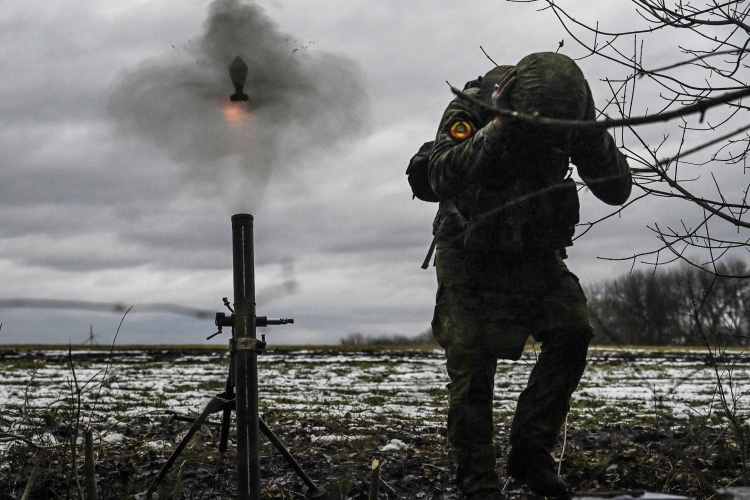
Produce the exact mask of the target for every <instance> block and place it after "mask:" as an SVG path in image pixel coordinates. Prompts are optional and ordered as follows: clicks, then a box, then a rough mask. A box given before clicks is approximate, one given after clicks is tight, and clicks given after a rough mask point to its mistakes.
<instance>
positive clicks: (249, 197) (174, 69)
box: [110, 0, 369, 210]
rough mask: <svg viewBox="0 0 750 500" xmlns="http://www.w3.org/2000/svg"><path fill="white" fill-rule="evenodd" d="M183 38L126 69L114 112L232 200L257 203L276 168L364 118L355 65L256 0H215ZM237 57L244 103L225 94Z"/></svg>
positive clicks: (359, 127)
mask: <svg viewBox="0 0 750 500" xmlns="http://www.w3.org/2000/svg"><path fill="white" fill-rule="evenodd" d="M186 45H187V48H186V49H182V50H178V49H173V52H175V55H172V54H169V55H165V56H163V57H160V58H156V59H151V60H146V61H144V62H142V63H141V64H139V65H138V66H137V67H136V68H134V69H132V70H130V71H127V72H126V73H125V74H123V75H122V78H121V80H120V81H119V85H118V87H117V88H116V89H115V90H114V92H113V94H112V96H111V99H110V111H111V113H112V114H113V116H114V117H115V119H116V121H117V123H118V124H119V126H120V128H121V129H122V131H123V132H125V133H126V134H129V135H133V136H136V137H138V138H140V139H142V140H145V141H147V142H150V143H152V144H155V145H157V146H158V147H159V148H161V149H163V150H164V151H166V153H167V154H168V155H169V156H170V158H172V159H174V160H176V161H177V162H179V163H180V164H181V165H182V166H184V169H185V176H186V179H188V180H189V181H191V182H192V183H193V184H194V185H195V186H208V187H210V188H213V190H219V191H220V192H222V193H223V194H225V195H227V196H229V197H231V198H232V199H233V200H234V202H233V204H234V205H235V207H234V208H236V209H243V210H255V209H256V208H257V205H258V203H259V202H260V199H261V198H262V193H263V190H264V187H265V185H266V184H267V182H268V180H269V178H270V176H271V173H272V172H273V170H274V169H275V168H277V167H280V166H283V167H285V168H286V167H293V166H300V165H303V164H304V161H306V160H309V159H310V158H311V157H312V158H314V157H316V156H317V155H320V154H322V153H323V152H329V151H331V150H332V149H335V148H336V147H337V146H339V145H341V144H345V143H346V140H347V139H352V138H354V137H356V136H358V135H359V134H361V133H362V132H363V130H364V128H365V126H366V122H367V117H368V114H369V113H368V111H369V104H368V99H367V95H366V93H365V91H364V85H363V79H362V76H361V73H360V71H359V68H358V67H357V65H356V64H355V63H354V62H353V61H351V60H349V59H347V58H345V57H343V56H340V55H335V54H330V53H321V52H319V51H311V50H305V49H299V48H298V47H299V46H298V45H295V40H294V38H293V37H292V36H290V35H285V34H283V33H281V32H279V30H278V28H277V26H276V25H275V24H274V22H273V21H272V20H271V19H269V18H268V17H267V16H266V15H265V14H264V12H263V11H262V9H261V8H260V7H258V6H256V5H254V4H252V3H241V2H239V1H237V0H215V1H214V2H213V3H211V5H210V6H209V10H208V18H207V20H206V22H205V26H204V33H203V34H202V35H201V36H200V37H199V38H197V39H192V40H191V41H190V43H188V44H186ZM236 56H240V57H241V58H242V59H243V60H244V61H245V63H247V65H248V67H249V71H248V77H247V83H246V84H245V87H244V92H245V93H246V94H247V95H248V96H249V98H250V99H249V101H248V102H243V103H230V101H229V95H230V94H232V93H233V92H234V88H233V86H232V83H231V81H230V79H229V73H228V69H227V68H228V66H229V64H230V63H231V62H232V60H233V59H234V58H235V57H236ZM342 141H343V142H342Z"/></svg>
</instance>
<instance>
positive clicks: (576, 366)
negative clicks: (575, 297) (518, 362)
mask: <svg viewBox="0 0 750 500" xmlns="http://www.w3.org/2000/svg"><path fill="white" fill-rule="evenodd" d="M590 341H591V331H590V330H587V329H586V330H574V331H567V332H566V331H556V332H550V333H549V335H548V336H547V337H546V338H544V339H543V340H542V351H541V353H540V355H539V359H538V360H537V363H536V365H535V366H534V369H533V370H532V371H531V376H530V377H529V383H528V385H527V386H526V389H524V391H523V392H522V393H521V395H520V396H519V398H518V406H517V407H516V413H515V415H514V418H513V424H512V425H511V431H510V444H511V446H512V447H514V448H518V451H519V452H521V451H522V452H523V453H524V454H530V455H538V454H541V453H544V454H547V455H549V454H550V453H551V452H552V449H553V448H554V445H555V442H556V440H557V437H558V435H559V434H560V430H561V429H562V425H563V423H564V422H565V417H566V416H567V414H568V410H569V409H570V397H571V395H572V394H573V392H574V391H575V389H576V387H578V382H579V381H580V380H581V376H582V375H583V371H584V369H585V367H586V352H587V350H588V346H589V342H590Z"/></svg>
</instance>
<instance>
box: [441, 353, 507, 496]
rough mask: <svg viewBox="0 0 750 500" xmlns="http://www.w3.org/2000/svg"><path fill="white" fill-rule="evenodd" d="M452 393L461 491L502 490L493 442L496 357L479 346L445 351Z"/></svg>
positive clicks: (451, 433)
mask: <svg viewBox="0 0 750 500" xmlns="http://www.w3.org/2000/svg"><path fill="white" fill-rule="evenodd" d="M446 354H447V357H448V363H447V366H448V375H449V376H450V379H451V382H450V384H449V389H450V396H449V398H450V399H449V406H448V439H449V441H450V445H451V454H452V458H453V462H454V464H455V465H456V479H457V483H458V486H459V488H460V490H461V491H462V492H463V493H464V494H465V495H471V494H472V493H475V492H477V491H482V490H499V482H498V476H497V472H496V467H497V466H496V461H495V458H496V454H495V447H494V445H493V437H494V424H493V419H492V392H493V388H494V377H495V371H496V368H497V360H496V359H495V358H494V357H486V354H485V353H482V352H479V351H478V350H477V349H466V348H464V346H461V345H455V344H454V345H453V346H451V347H449V348H448V349H447V350H446Z"/></svg>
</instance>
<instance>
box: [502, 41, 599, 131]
mask: <svg viewBox="0 0 750 500" xmlns="http://www.w3.org/2000/svg"><path fill="white" fill-rule="evenodd" d="M508 100H509V101H510V105H511V107H512V108H513V109H514V110H516V111H519V112H521V113H526V114H535V113H538V114H539V115H540V116H544V117H548V118H559V119H563V120H580V119H581V118H583V116H584V114H585V113H586V105H587V103H588V91H587V88H586V79H585V78H584V76H583V72H582V71H581V69H580V68H579V67H578V65H577V64H576V63H575V61H573V60H572V59H571V58H569V57H568V56H565V55H563V54H556V53H554V52H539V53H536V54H530V55H528V56H526V57H524V58H523V59H521V60H520V61H519V62H518V64H516V83H515V85H514V86H513V88H512V89H511V91H510V94H509V96H508Z"/></svg>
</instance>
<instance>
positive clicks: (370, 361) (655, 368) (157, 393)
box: [0, 348, 750, 439]
mask: <svg viewBox="0 0 750 500" xmlns="http://www.w3.org/2000/svg"><path fill="white" fill-rule="evenodd" d="M748 357H750V356H746V355H745V354H743V353H740V352H735V353H732V356H731V358H730V361H732V362H734V363H735V364H734V365H733V367H732V369H731V370H729V371H727V370H725V369H724V368H722V367H719V371H718V373H719V375H720V376H722V377H724V383H723V387H724V388H725V389H729V388H730V387H731V389H732V390H733V391H735V392H734V395H735V400H736V401H735V402H736V404H737V405H738V407H737V411H738V412H739V413H740V414H741V415H744V416H745V418H746V415H747V409H748V404H747V401H746V399H747V398H743V397H742V395H743V394H744V392H746V391H747V390H748V389H750V379H748V376H747V372H746V371H747V368H748V366H749V365H748V363H750V360H749V359H748ZM534 359H535V358H534V352H533V351H528V352H527V353H526V354H525V356H524V357H523V358H522V359H521V360H520V361H517V362H505V361H501V362H500V363H499V365H498V372H497V376H496V377H495V384H496V391H495V412H496V415H497V417H498V419H499V420H498V421H499V422H501V421H502V419H504V418H507V417H508V416H509V415H510V414H511V412H512V410H513V407H514V401H515V399H516V397H517V395H518V393H519V392H520V391H521V390H522V389H523V387H524V385H525V382H526V380H527V378H528V375H529V372H530V370H531V368H532V366H533V363H534ZM228 362H229V355H228V352H227V351H226V350H222V349H216V350H215V351H212V350H211V349H205V348H204V349H200V350H185V351H184V352H177V351H168V350H158V349H150V350H148V349H147V350H115V351H114V353H113V355H112V357H111V358H110V357H109V353H108V352H107V351H97V352H91V351H85V350H79V351H73V353H72V367H73V369H71V364H70V362H69V359H68V353H67V350H59V351H55V350H45V351H36V352H34V351H31V352H29V351H12V350H8V349H7V348H6V349H5V350H0V408H2V411H1V412H0V430H2V429H3V428H4V429H6V430H7V429H9V428H13V427H16V426H17V425H20V424H21V423H20V421H18V419H21V418H22V416H23V415H29V414H36V415H41V414H44V412H50V411H56V410H55V409H60V411H70V409H71V408H75V407H77V405H76V404H75V403H76V398H75V383H76V382H75V381H77V383H78V387H79V388H80V389H81V390H82V391H81V392H82V396H81V406H80V408H81V418H82V419H83V420H84V421H85V420H88V419H92V420H94V421H95V422H97V423H98V424H99V425H98V426H97V427H101V426H102V425H101V424H105V425H104V427H107V425H106V423H109V424H111V425H110V426H109V427H108V428H109V430H108V431H107V432H105V433H104V434H105V435H103V436H102V437H103V438H105V439H106V438H107V435H109V436H111V437H110V439H117V432H116V430H117V426H118V423H120V422H122V421H125V420H129V419H132V418H138V417H143V416H149V417H156V416H160V415H167V414H172V413H179V414H191V413H196V412H200V411H201V410H202V408H203V406H204V405H205V404H206V403H207V401H208V399H209V398H210V397H211V396H212V395H214V394H217V393H219V392H221V391H222V390H223V387H224V384H225V383H226V378H227V373H228V366H229V365H228ZM74 375H75V380H74ZM259 376H260V380H261V387H260V398H261V412H267V411H271V410H276V411H281V412H285V413H288V414H289V415H290V420H297V419H299V418H304V417H309V416H311V415H325V416H326V417H327V418H329V419H331V418H333V419H335V418H341V417H346V420H347V421H349V422H351V421H352V420H353V421H355V422H359V423H360V425H361V426H356V425H355V426H354V428H353V429H352V430H351V432H353V433H356V428H357V427H359V428H360V429H362V428H366V426H368V425H373V424H386V425H389V426H399V425H404V426H407V425H408V426H430V427H433V426H437V427H440V426H444V425H445V416H446V405H447V390H446V389H445V385H446V383H447V382H448V379H447V374H446V371H445V366H444V357H443V353H442V351H440V350H421V351H420V350H377V351H372V352H350V351H343V350H342V351H337V350H335V349H320V350H318V349H297V350H280V351H269V352H267V353H265V354H263V355H262V356H261V357H260V358H259ZM730 376H731V382H732V383H731V384H730V380H729V377H730ZM716 377H717V372H716V371H715V369H714V366H713V365H712V364H711V363H710V362H709V357H708V356H707V351H706V350H705V349H698V348H696V349H692V350H684V349H681V350H676V349H675V350H656V349H651V350H649V349H611V348H591V349H590V351H589V366H588V369H587V371H586V373H585V375H584V378H583V380H582V382H581V385H580V386H579V390H578V391H577V392H576V394H575V396H574V399H573V402H572V407H573V411H572V413H571V416H572V418H571V419H570V422H569V423H570V424H571V425H574V426H577V427H586V426H588V427H594V428H601V427H606V426H612V425H629V424H631V425H643V423H644V422H648V421H649V419H652V418H663V417H664V416H669V415H671V416H674V417H676V418H678V419H680V418H688V417H690V416H693V417H700V416H708V415H710V414H712V413H713V412H712V409H713V408H715V407H716V406H717V405H718V403H719V400H718V395H717V382H716V381H717V378H716ZM730 396H731V395H730ZM748 397H750V396H748Z"/></svg>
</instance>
